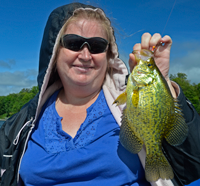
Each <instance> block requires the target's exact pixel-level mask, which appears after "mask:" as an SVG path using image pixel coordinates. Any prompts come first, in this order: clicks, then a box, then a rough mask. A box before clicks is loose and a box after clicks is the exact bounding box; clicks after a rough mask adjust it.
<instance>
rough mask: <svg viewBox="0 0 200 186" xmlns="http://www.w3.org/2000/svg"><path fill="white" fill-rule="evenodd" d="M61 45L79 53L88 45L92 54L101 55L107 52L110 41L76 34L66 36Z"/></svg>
mask: <svg viewBox="0 0 200 186" xmlns="http://www.w3.org/2000/svg"><path fill="white" fill-rule="evenodd" d="M60 43H61V45H62V46H63V47H65V48H67V49H69V50H72V51H75V52H77V51H79V50H81V49H82V48H83V46H84V45H85V44H87V46H88V49H89V51H90V53H91V54H99V53H103V52H105V51H106V49H107V46H108V41H107V40H106V39H104V38H101V37H88V38H87V37H82V36H79V35H76V34H66V35H64V36H63V37H62V38H61V40H60Z"/></svg>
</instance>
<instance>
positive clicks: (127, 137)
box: [119, 109, 143, 154]
mask: <svg viewBox="0 0 200 186" xmlns="http://www.w3.org/2000/svg"><path fill="white" fill-rule="evenodd" d="M119 138H120V142H121V144H122V146H123V147H124V148H125V149H127V150H128V151H130V152H131V153H134V154H137V153H138V152H140V151H141V149H142V146H143V142H142V140H140V139H139V138H138V137H137V136H136V135H135V133H134V131H133V130H132V129H131V127H130V125H129V123H128V120H127V114H126V109H124V111H123V115H122V125H121V128H120V133H119Z"/></svg>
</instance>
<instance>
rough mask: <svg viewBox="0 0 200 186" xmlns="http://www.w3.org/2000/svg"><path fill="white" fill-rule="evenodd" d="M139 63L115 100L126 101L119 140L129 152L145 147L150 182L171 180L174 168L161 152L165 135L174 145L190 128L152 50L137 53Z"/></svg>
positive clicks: (183, 138) (116, 101) (119, 102)
mask: <svg viewBox="0 0 200 186" xmlns="http://www.w3.org/2000/svg"><path fill="white" fill-rule="evenodd" d="M134 55H135V58H136V61H137V65H136V66H135V68H134V69H133V71H132V73H131V74H130V75H129V78H128V83H127V87H126V91H125V92H124V93H123V94H121V95H119V97H118V98H117V99H116V100H115V101H114V103H116V104H117V105H120V104H124V103H126V107H125V109H124V111H123V115H122V125H121V129H120V142H121V144H122V145H123V146H124V147H125V148H126V149H127V150H129V151H130V152H132V153H138V152H140V150H141V149H142V146H143V145H145V147H146V161H145V176H146V179H147V181H149V182H153V181H156V180H158V179H159V178H161V179H172V178H173V176H174V174H173V170H172V168H171V166H170V164H169V163H168V161H167V159H166V158H165V156H164V154H163V152H162V141H163V138H165V139H166V141H167V142H168V143H169V144H170V145H173V146H176V145H179V144H181V143H183V141H184V140H185V139H186V137H187V133H188V127H187V125H186V123H185V120H184V118H183V116H182V113H181V110H180V109H179V105H178V100H176V99H174V98H173V97H172V95H171V92H170V90H169V88H168V85H167V83H166V81H165V79H164V77H163V76H162V74H161V72H160V71H159V69H158V67H157V66H156V64H155V62H154V58H153V53H152V52H151V51H150V50H146V49H142V50H141V51H135V52H134Z"/></svg>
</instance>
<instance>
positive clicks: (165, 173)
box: [145, 152, 174, 182]
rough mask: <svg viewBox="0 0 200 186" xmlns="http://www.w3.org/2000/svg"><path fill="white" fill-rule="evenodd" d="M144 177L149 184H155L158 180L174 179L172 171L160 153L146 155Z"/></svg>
mask: <svg viewBox="0 0 200 186" xmlns="http://www.w3.org/2000/svg"><path fill="white" fill-rule="evenodd" d="M145 177H146V180H147V181H149V182H155V181H157V180H158V179H159V178H161V179H163V180H164V179H167V180H168V179H172V178H173V177H174V173H173V170H172V168H171V166H170V164H169V163H168V161H167V159H166V158H165V156H164V155H163V153H162V152H159V153H156V154H147V157H146V160H145Z"/></svg>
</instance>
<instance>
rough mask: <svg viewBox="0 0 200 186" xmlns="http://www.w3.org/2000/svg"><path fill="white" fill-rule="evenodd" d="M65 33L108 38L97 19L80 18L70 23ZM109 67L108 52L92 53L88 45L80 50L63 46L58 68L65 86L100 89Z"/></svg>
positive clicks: (58, 59)
mask: <svg viewBox="0 0 200 186" xmlns="http://www.w3.org/2000/svg"><path fill="white" fill-rule="evenodd" d="M65 34H76V35H80V36H83V37H102V38H104V39H107V36H106V32H105V30H104V29H103V27H102V26H101V25H100V24H99V23H98V22H96V21H91V20H90V21H88V20H85V19H80V20H78V21H76V22H74V23H70V24H69V25H68V27H67V30H66V31H65ZM106 69H107V52H103V53H99V54H91V53H90V51H89V50H88V48H87V45H84V47H83V48H82V49H81V50H80V51H78V52H75V51H72V50H69V49H66V48H64V47H61V49H60V51H59V55H58V58H57V70H58V74H59V76H60V78H61V81H62V83H63V86H70V87H73V86H76V87H77V86H86V87H88V88H89V89H91V90H95V89H97V90H98V89H100V87H101V86H102V83H103V81H104V77H105V73H106Z"/></svg>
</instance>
